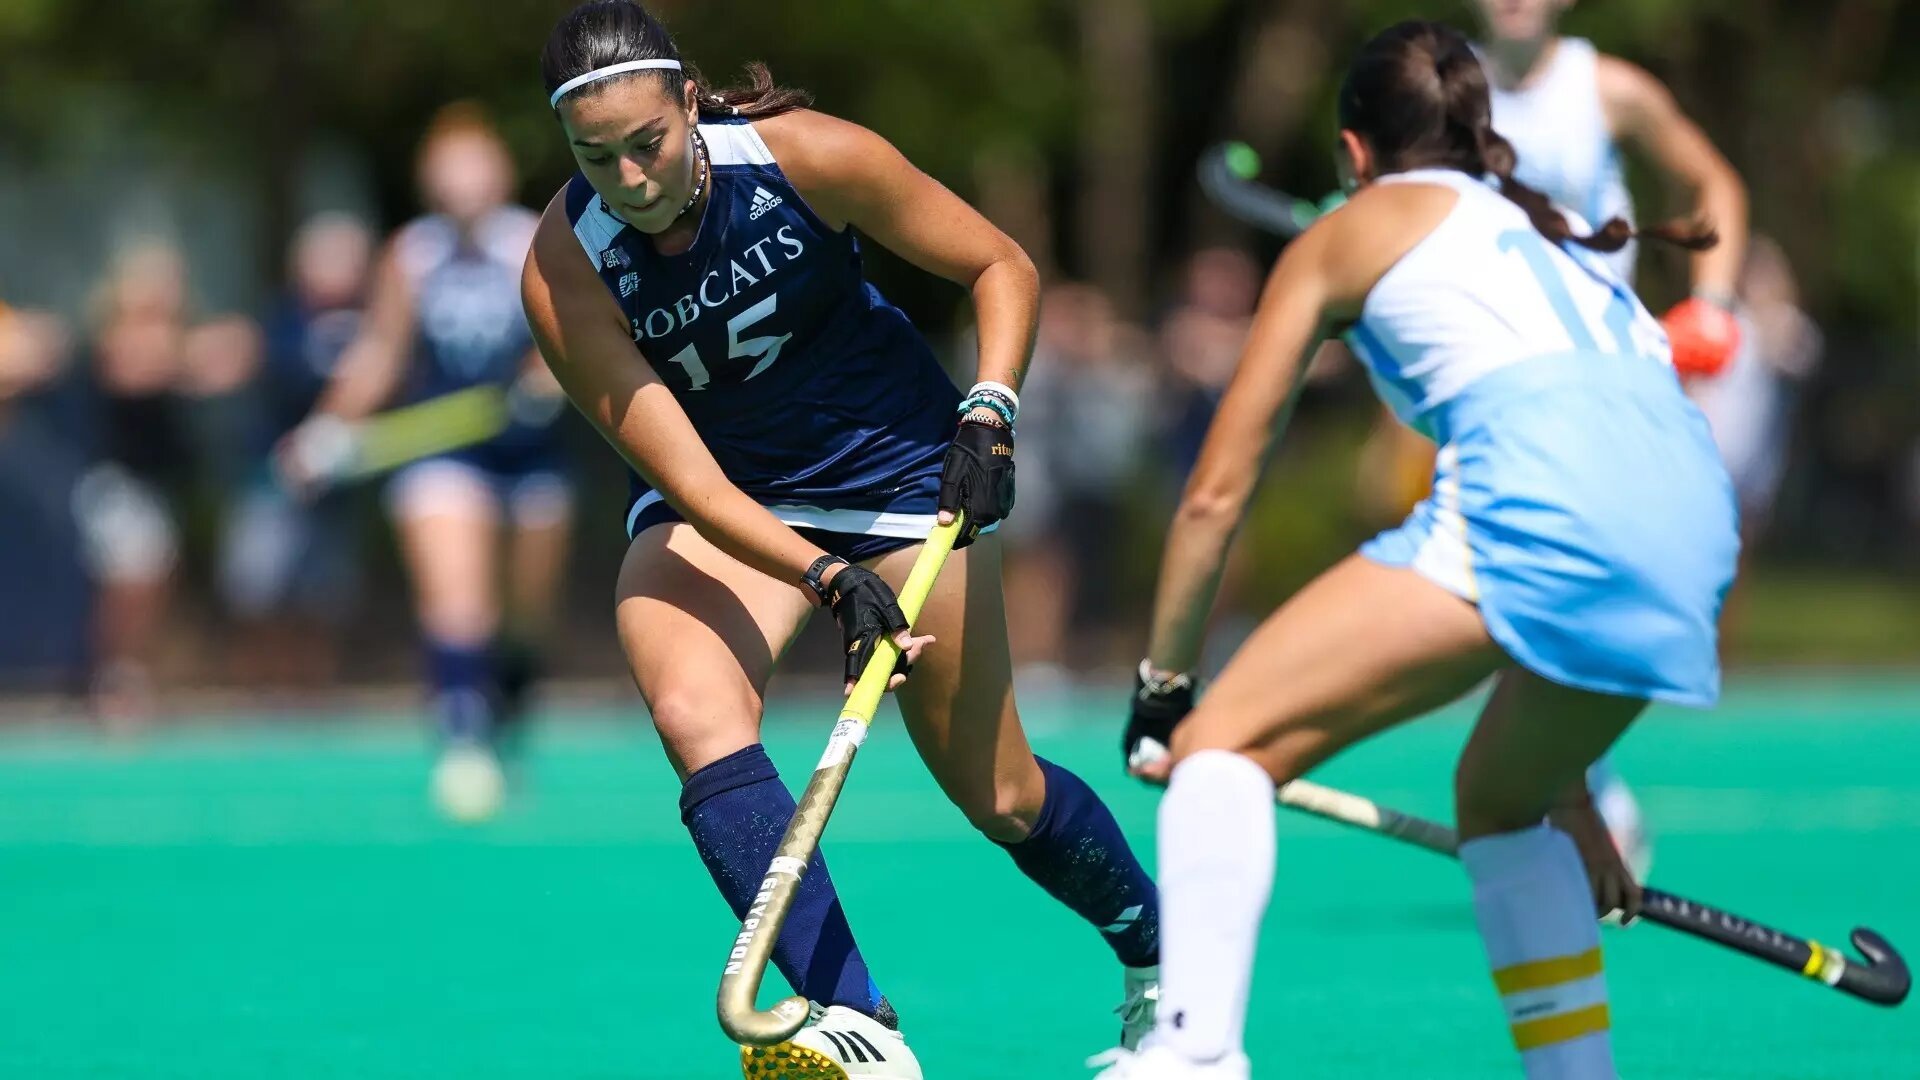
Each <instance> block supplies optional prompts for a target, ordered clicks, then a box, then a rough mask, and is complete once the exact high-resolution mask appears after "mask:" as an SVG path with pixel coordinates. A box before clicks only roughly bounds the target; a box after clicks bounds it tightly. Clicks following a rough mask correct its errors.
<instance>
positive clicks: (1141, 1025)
mask: <svg viewBox="0 0 1920 1080" xmlns="http://www.w3.org/2000/svg"><path fill="white" fill-rule="evenodd" d="M1126 972H1127V989H1126V997H1125V998H1124V999H1123V1000H1122V1001H1121V1002H1120V1007H1119V1008H1117V1009H1115V1010H1113V1011H1114V1012H1116V1013H1118V1014H1119V1015H1120V1049H1122V1050H1138V1049H1139V1048H1140V1040H1142V1039H1144V1038H1146V1037H1147V1033H1148V1032H1151V1031H1152V1030H1153V1021H1154V1018H1155V1016H1156V1015H1157V1014H1158V1013H1159V1011H1160V966H1159V965H1158V964H1156V965H1154V966H1153V967H1141V968H1137V967H1130V968H1127V969H1126Z"/></svg>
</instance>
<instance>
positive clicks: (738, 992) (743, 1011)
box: [719, 515, 964, 1046]
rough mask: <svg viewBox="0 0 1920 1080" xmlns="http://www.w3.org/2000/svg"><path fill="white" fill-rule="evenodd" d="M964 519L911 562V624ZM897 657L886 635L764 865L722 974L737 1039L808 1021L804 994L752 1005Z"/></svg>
mask: <svg viewBox="0 0 1920 1080" xmlns="http://www.w3.org/2000/svg"><path fill="white" fill-rule="evenodd" d="M963 523H964V515H955V520H954V522H953V524H951V525H936V526H934V529H933V532H932V533H930V534H928V536H927V542H926V544H925V545H923V546H922V547H921V548H920V557H919V558H918V559H916V560H914V564H913V571H912V572H911V573H909V574H908V575H907V583H906V585H905V587H903V588H902V589H901V590H900V595H899V600H900V611H901V613H902V614H904V615H905V616H906V617H907V623H908V625H912V623H913V622H914V621H915V620H916V619H918V618H919V617H920V608H921V607H922V606H923V605H925V604H926V602H927V594H928V593H931V592H932V591H933V582H934V579H935V578H937V577H939V576H940V568H941V567H942V566H945V565H946V562H947V556H948V555H949V554H951V553H952V551H953V542H954V540H955V539H957V538H958V537H959V535H960V528H961V525H962V524H963ZM899 657H900V647H899V646H898V645H895V644H894V643H893V640H892V639H891V638H882V639H881V640H880V643H879V644H878V645H877V646H875V648H874V650H873V657H872V659H870V660H868V661H867V666H866V668H865V669H864V670H862V671H861V672H860V679H859V681H857V682H855V683H854V684H853V693H852V694H850V695H848V696H847V703H846V705H845V706H843V707H842V708H841V709H840V719H839V720H838V721H837V722H836V723H835V724H834V725H833V735H832V737H831V738H829V739H828V740H827V750H826V753H824V754H822V755H820V764H819V765H818V766H816V767H815V768H814V770H813V778H812V779H811V780H808V781H807V790H806V793H805V794H804V795H802V796H801V797H800V805H799V808H798V809H796V810H795V811H794V813H793V820H792V821H791V822H789V823H788V824H787V835H786V836H785V837H783V838H782V839H781V841H780V847H779V849H778V850H777V851H776V852H775V853H774V856H773V863H772V864H771V865H770V866H769V867H768V868H767V876H766V877H765V878H764V879H762V880H761V882H760V889H759V891H758V892H756V893H755V894H754V897H753V902H752V903H751V904H749V905H748V907H747V917H746V918H745V919H744V920H742V921H741V923H740V935H739V936H738V937H736V938H734V940H733V949H732V951H731V952H729V953H728V954H727V967H726V971H725V972H723V973H722V974H721V976H720V1003H719V1004H720V1027H721V1030H723V1031H725V1032H726V1033H727V1037H728V1038H730V1039H732V1040H734V1041H735V1042H738V1043H745V1044H747V1045H749V1046H773V1045H775V1044H778V1043H783V1042H785V1041H787V1040H788V1039H791V1038H793V1036H794V1035H795V1034H797V1033H798V1032H799V1030H800V1028H801V1027H802V1026H804V1025H805V1024H806V1022H807V999H806V998H804V997H800V996H798V995H795V996H793V997H790V998H787V999H786V1000H784V1001H781V1002H780V1003H778V1004H776V1005H775V1006H774V1007H773V1008H771V1009H767V1010H761V1009H757V1008H755V1007H754V1000H755V998H756V996H757V995H758V994H759V992H760V980H761V979H762V978H764V977H765V976H766V973H767V962H768V961H769V960H770V959H771V958H772V956H773V945H774V942H776V941H779V940H780V927H781V926H782V925H783V924H784V923H785V922H786V921H787V911H788V910H789V909H791V908H792V907H793V898H794V894H795V893H797V892H798V891H799V889H800V878H801V877H802V876H803V875H805V874H806V872H807V864H808V863H809V862H811V861H813V853H814V852H815V851H817V850H818V849H819V847H820V836H821V834H822V833H824V832H826V829H827V818H829V817H830V816H832V814H833V804H834V803H835V802H837V801H839V799H840V789H841V788H842V787H845V786H846V783H847V773H848V772H849V771H850V770H851V769H852V768H853V757H854V754H855V753H856V752H858V751H859V749H860V744H861V743H863V742H865V741H866V738H867V729H868V727H869V726H870V725H871V724H872V723H873V714H874V712H875V711H876V710H878V709H879V708H880V699H881V698H882V697H884V696H885V695H886V692H887V682H888V681H889V680H890V679H891V678H892V676H893V668H894V663H895V662H896V661H897V660H898V659H899Z"/></svg>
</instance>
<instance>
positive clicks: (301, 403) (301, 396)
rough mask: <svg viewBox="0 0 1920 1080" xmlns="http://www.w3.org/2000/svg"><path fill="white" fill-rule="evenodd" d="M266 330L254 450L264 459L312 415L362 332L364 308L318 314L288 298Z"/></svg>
mask: <svg viewBox="0 0 1920 1080" xmlns="http://www.w3.org/2000/svg"><path fill="white" fill-rule="evenodd" d="M261 330H262V331H263V336H264V337H265V338H266V351H265V355H264V360H263V363H262V365H261V371H260V376H259V380H258V387H259V392H260V395H261V406H262V409H261V416H260V417H259V426H258V429H257V430H256V432H255V445H254V450H255V452H257V453H259V454H263V455H264V454H266V453H267V452H268V451H269V450H271V449H272V447H273V445H274V444H275V443H276V442H278V441H279V440H280V437H281V436H283V435H285V434H286V433H287V432H289V431H292V430H293V429H294V428H295V427H296V426H298V425H299V423H300V421H302V420H305V419H306V418H307V416H308V414H309V413H311V412H313V407H314V405H315V404H316V403H317V402H319V400H320V398H321V396H322V395H323V394H324V393H325V392H326V389H327V383H328V381H329V380H331V379H332V378H333V374H334V368H335V367H336V366H337V365H338V364H339V361H340V357H341V355H342V354H343V353H345V352H346V351H347V346H349V345H351V344H353V339H354V336H355V335H356V334H358V333H359V332H360V308H359V307H357V306H353V305H348V306H343V307H330V308H324V309H320V308H314V307H312V306H310V305H308V304H307V303H306V302H305V301H303V300H302V299H301V298H300V297H299V296H297V295H295V294H292V293H288V294H287V295H285V296H282V297H281V298H280V300H279V301H278V302H277V303H275V304H274V306H273V309H272V310H271V311H270V312H268V314H267V317H266V319H265V320H264V322H263V323H262V324H261Z"/></svg>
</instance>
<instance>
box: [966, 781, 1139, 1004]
mask: <svg viewBox="0 0 1920 1080" xmlns="http://www.w3.org/2000/svg"><path fill="white" fill-rule="evenodd" d="M1035 760H1037V761H1039V763H1040V771H1041V772H1043V773H1045V774H1046V777H1047V798H1046V801H1045V802H1044V803H1043V804H1042V805H1041V807H1040V817H1039V819H1038V820H1036V821H1035V822H1034V823H1033V831H1032V832H1031V833H1029V834H1027V838H1026V839H1025V840H1022V841H1020V842H1019V843H1017V844H1001V845H1000V846H1001V847H1004V848H1006V849H1007V854H1009V855H1012V856H1013V862H1014V865H1015V866H1018V867H1019V868H1020V870H1021V872H1022V873H1024V874H1026V875H1027V876H1028V877H1029V878H1032V879H1033V881H1034V883H1035V884H1037V885H1039V886H1040V887H1041V888H1043V889H1045V890H1047V893H1048V894H1049V895H1051V896H1052V897H1053V898H1054V899H1056V900H1058V901H1060V902H1061V903H1063V904H1065V905H1067V906H1068V907H1069V908H1072V909H1073V911H1074V913H1075V914H1077V915H1079V916H1080V917H1081V918H1083V919H1085V920H1087V921H1088V922H1090V923H1092V924H1093V925H1094V926H1096V927H1098V928H1099V930H1100V936H1101V937H1104V938H1106V940H1107V945H1108V946H1109V947H1110V948H1112V949H1113V954H1114V955H1115V956H1117V957H1119V959H1120V962H1121V963H1123V964H1126V965H1128V966H1129V967H1150V966H1152V965H1154V964H1157V963H1159V962H1160V895H1159V891H1158V890H1157V889H1156V888H1155V887H1154V884H1153V878H1151V877H1149V876H1148V874H1147V871H1146V868H1145V867H1143V866H1141V865H1140V860H1139V859H1137V858H1135V857H1134V854H1133V849H1132V848H1131V847H1130V846H1128V844H1127V838H1126V837H1125V836H1124V835H1122V834H1121V832H1120V824H1119V822H1116V821H1115V820H1113V813H1112V811H1110V810H1108V809H1107V805H1106V804H1105V803H1103V802H1101V801H1100V796H1098V795H1095V794H1094V793H1093V789H1092V788H1090V787H1088V786H1087V784H1086V781H1084V780H1081V779H1080V778H1079V777H1077V776H1075V775H1073V774H1072V773H1070V772H1068V771H1067V770H1065V769H1063V768H1061V767H1060V766H1058V765H1055V764H1054V763H1053V762H1051V761H1048V760H1046V759H1045V758H1036V759H1035Z"/></svg>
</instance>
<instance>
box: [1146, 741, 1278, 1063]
mask: <svg viewBox="0 0 1920 1080" xmlns="http://www.w3.org/2000/svg"><path fill="white" fill-rule="evenodd" d="M1273 816H1274V810H1273V780H1272V779H1271V778H1270V777H1268V776H1267V773H1266V770H1264V769H1262V768H1261V767H1260V766H1258V765H1255V764H1254V763H1253V762H1252V761H1250V760H1248V759H1247V758H1245V757H1243V756H1241V755H1239V754H1235V753H1230V752H1228V751H1225V750H1206V751H1202V752H1201V753H1198V754H1195V755H1193V756H1192V757H1190V758H1188V759H1187V760H1186V761H1183V762H1181V763H1180V765H1179V767H1177V768H1175V769H1174V770H1173V777H1172V780H1171V782H1170V783H1168V785H1167V794H1166V797H1165V798H1164V799H1162V800H1161V801H1160V980H1161V981H1160V1019H1159V1024H1158V1026H1157V1028H1156V1029H1155V1032H1154V1039H1155V1041H1157V1042H1159V1043H1161V1044H1162V1045H1165V1046H1167V1047H1168V1048H1170V1049H1172V1050H1173V1051H1174V1052H1176V1053H1178V1054H1179V1055H1180V1056H1182V1057H1184V1058H1186V1059H1187V1060H1189V1061H1192V1062H1195V1063H1204V1062H1210V1061H1217V1060H1220V1059H1221V1058H1224V1057H1227V1056H1229V1055H1232V1054H1237V1053H1239V1052H1240V1051H1241V1047H1242V1043H1243V1041H1244V1039H1245V1035H1246V1027H1247V998H1248V996H1249V995H1250V993H1251V992H1252V984H1253V954H1254V949H1255V948H1256V947H1257V945H1258V944H1259V939H1260V921H1261V919H1262V918H1263V917H1264V916H1265V915H1266V913H1267V901H1268V900H1269V899H1270V898H1271V896H1272V893H1273V859H1274V852H1273Z"/></svg>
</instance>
